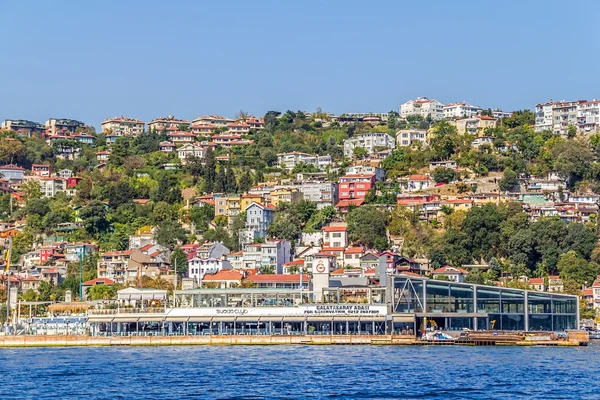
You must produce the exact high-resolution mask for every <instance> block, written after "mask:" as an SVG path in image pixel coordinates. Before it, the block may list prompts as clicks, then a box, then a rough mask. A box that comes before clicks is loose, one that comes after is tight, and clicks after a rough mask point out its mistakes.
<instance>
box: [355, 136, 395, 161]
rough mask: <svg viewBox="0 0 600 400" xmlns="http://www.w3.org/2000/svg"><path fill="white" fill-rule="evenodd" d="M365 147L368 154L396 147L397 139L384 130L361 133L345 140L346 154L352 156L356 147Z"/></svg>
mask: <svg viewBox="0 0 600 400" xmlns="http://www.w3.org/2000/svg"><path fill="white" fill-rule="evenodd" d="M358 147H360V148H363V149H365V150H366V151H367V153H368V154H373V153H375V151H376V150H378V149H382V148H383V149H395V148H396V139H394V138H393V137H391V136H390V135H388V134H387V133H383V132H370V133H359V134H358V135H355V136H353V137H351V138H350V139H346V140H344V156H346V157H352V156H353V155H354V149H355V148H358Z"/></svg>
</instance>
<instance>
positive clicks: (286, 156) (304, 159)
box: [277, 151, 331, 170]
mask: <svg viewBox="0 0 600 400" xmlns="http://www.w3.org/2000/svg"><path fill="white" fill-rule="evenodd" d="M277 162H278V164H279V167H280V168H286V169H289V170H292V169H294V167H295V166H296V165H298V164H302V163H303V164H309V165H314V166H315V167H317V168H318V169H320V170H324V169H326V168H327V166H329V165H331V156H330V155H324V156H316V155H312V154H308V153H301V152H299V151H294V152H291V153H280V154H277Z"/></svg>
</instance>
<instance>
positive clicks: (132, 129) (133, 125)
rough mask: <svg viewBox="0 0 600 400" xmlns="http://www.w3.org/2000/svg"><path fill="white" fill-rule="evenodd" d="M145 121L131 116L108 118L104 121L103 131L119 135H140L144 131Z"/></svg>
mask: <svg viewBox="0 0 600 400" xmlns="http://www.w3.org/2000/svg"><path fill="white" fill-rule="evenodd" d="M145 125H146V124H144V121H141V120H139V119H135V118H129V117H114V118H107V119H105V120H104V121H102V133H104V134H114V135H119V136H138V135H141V134H142V133H144V127H145Z"/></svg>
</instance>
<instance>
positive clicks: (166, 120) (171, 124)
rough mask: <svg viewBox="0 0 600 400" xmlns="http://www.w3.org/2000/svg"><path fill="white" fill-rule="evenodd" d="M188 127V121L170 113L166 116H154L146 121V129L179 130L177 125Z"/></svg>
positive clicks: (158, 130) (157, 130) (150, 130)
mask: <svg viewBox="0 0 600 400" xmlns="http://www.w3.org/2000/svg"><path fill="white" fill-rule="evenodd" d="M181 126H183V127H189V126H190V121H187V120H184V119H178V118H175V117H174V116H172V115H169V116H168V117H159V118H154V119H153V120H152V121H150V122H149V123H148V131H149V132H152V131H156V132H160V131H167V130H179V127H181Z"/></svg>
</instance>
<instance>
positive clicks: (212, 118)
mask: <svg viewBox="0 0 600 400" xmlns="http://www.w3.org/2000/svg"><path fill="white" fill-rule="evenodd" d="M233 122H235V121H234V120H232V119H230V118H226V117H221V116H219V115H207V116H200V117H198V118H196V119H195V120H193V121H192V124H193V125H214V126H216V127H218V128H220V127H223V128H226V127H227V125H229V124H231V123H233Z"/></svg>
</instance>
